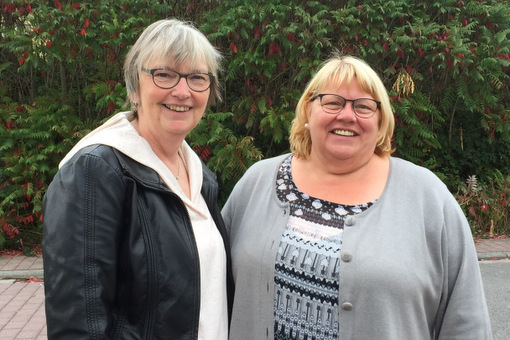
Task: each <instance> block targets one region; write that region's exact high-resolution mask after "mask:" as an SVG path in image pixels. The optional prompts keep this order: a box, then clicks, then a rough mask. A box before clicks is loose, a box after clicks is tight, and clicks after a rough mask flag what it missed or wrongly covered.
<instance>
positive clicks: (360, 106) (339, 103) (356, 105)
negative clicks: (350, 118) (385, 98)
mask: <svg viewBox="0 0 510 340" xmlns="http://www.w3.org/2000/svg"><path fill="white" fill-rule="evenodd" d="M317 98H319V100H320V103H321V107H322V109H323V110H324V112H326V113H329V114H339V113H340V112H341V111H342V110H343V109H344V107H345V105H346V104H347V102H351V103H352V109H353V111H354V113H355V114H356V116H358V117H359V118H365V119H367V118H371V117H372V116H373V115H374V114H375V113H376V111H377V109H380V108H381V102H379V101H377V100H374V99H370V98H357V99H346V98H344V97H342V96H339V95H337V94H330V93H320V94H318V95H315V96H313V97H312V101H314V100H315V99H317Z"/></svg>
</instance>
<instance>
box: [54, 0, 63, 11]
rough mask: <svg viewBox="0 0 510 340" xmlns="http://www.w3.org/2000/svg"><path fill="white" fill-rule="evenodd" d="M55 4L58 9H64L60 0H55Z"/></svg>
mask: <svg viewBox="0 0 510 340" xmlns="http://www.w3.org/2000/svg"><path fill="white" fill-rule="evenodd" d="M54 4H55V7H56V8H57V9H60V10H62V5H61V4H60V1H58V0H55V1H54Z"/></svg>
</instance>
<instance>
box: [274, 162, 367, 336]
mask: <svg viewBox="0 0 510 340" xmlns="http://www.w3.org/2000/svg"><path fill="white" fill-rule="evenodd" d="M291 160H292V155H290V156H289V157H288V158H286V159H285V160H284V161H283V162H282V164H281V166H280V168H279V171H278V176H277V180H276V181H277V183H276V184H277V189H276V190H277V193H278V197H279V199H280V200H281V201H282V202H289V204H290V216H289V220H288V224H287V226H286V228H285V230H284V232H283V235H282V238H281V240H280V246H279V249H278V253H277V259H276V265H275V296H274V338H275V340H283V339H324V340H329V339H338V329H339V325H338V320H337V315H338V287H339V283H338V282H339V273H338V267H339V261H340V249H341V245H342V232H343V226H344V219H345V217H346V216H348V215H354V214H357V213H360V212H362V211H364V210H366V209H368V208H369V207H370V206H371V205H372V204H373V202H370V203H367V204H363V205H357V206H349V205H342V204H337V203H332V202H329V201H325V200H321V199H318V198H313V197H310V196H308V195H306V194H304V193H303V192H301V191H299V189H298V188H297V187H296V185H295V184H294V181H293V180H292V173H291Z"/></svg>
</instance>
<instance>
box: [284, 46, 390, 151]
mask: <svg viewBox="0 0 510 340" xmlns="http://www.w3.org/2000/svg"><path fill="white" fill-rule="evenodd" d="M353 79H354V81H356V82H357V83H358V85H359V86H360V88H361V89H362V90H363V91H364V92H366V93H368V94H370V95H371V96H372V97H373V98H374V99H375V100H377V101H380V102H381V108H380V112H381V115H380V117H379V132H378V136H377V144H376V147H375V153H376V154H377V155H390V154H391V153H392V152H393V151H394V150H393V149H392V146H391V139H392V137H393V129H394V127H395V118H394V115H393V111H392V109H391V105H390V99H389V97H388V93H387V91H386V88H385V87H384V84H383V83H382V81H381V79H380V78H379V76H378V75H377V73H376V72H375V71H374V70H373V69H372V68H371V67H370V66H369V65H368V64H367V63H365V62H364V61H362V60H361V59H358V58H355V57H352V56H341V55H340V54H339V53H338V52H335V53H334V54H333V56H332V57H331V58H330V59H329V60H327V61H326V62H325V63H324V64H323V65H322V67H321V68H320V69H319V71H318V72H317V73H316V74H315V76H314V77H313V78H312V79H311V80H310V82H309V83H308V85H307V86H306V89H305V91H304V92H303V94H302V95H301V98H300V99H299V102H298V104H297V107H296V116H295V118H294V120H293V121H292V127H291V130H290V137H289V141H290V149H291V151H292V153H294V155H296V156H297V157H302V158H305V159H306V158H308V156H309V155H310V152H311V149H312V140H311V137H310V131H309V130H308V129H307V128H306V127H305V123H306V122H307V121H308V118H307V113H306V107H307V104H308V103H309V102H310V101H311V100H312V98H314V97H315V96H316V95H317V94H318V91H319V90H320V89H321V88H322V87H323V86H324V85H325V84H326V83H328V82H334V83H335V84H338V85H341V84H342V83H343V82H345V83H346V84H347V85H348V84H350V83H351V81H353Z"/></svg>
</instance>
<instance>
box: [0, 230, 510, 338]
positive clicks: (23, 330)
mask: <svg viewBox="0 0 510 340" xmlns="http://www.w3.org/2000/svg"><path fill="white" fill-rule="evenodd" d="M475 245H476V250H477V253H478V259H479V260H480V261H491V260H502V259H509V258H510V238H504V239H482V240H476V241H475ZM42 280H43V262H42V257H37V256H34V257H26V256H8V255H1V256H0V339H2V340H14V339H32V340H33V339H37V340H43V339H44V340H46V339H47V336H46V315H45V312H44V287H43V282H42ZM492 321H493V325H492V326H493V328H494V327H495V325H494V321H496V320H492ZM496 326H497V325H496ZM494 340H506V339H502V338H499V339H498V338H497V337H495V338H494Z"/></svg>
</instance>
